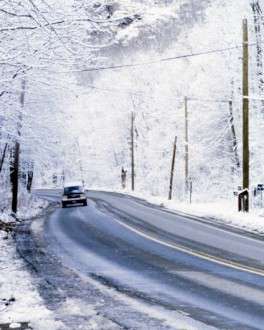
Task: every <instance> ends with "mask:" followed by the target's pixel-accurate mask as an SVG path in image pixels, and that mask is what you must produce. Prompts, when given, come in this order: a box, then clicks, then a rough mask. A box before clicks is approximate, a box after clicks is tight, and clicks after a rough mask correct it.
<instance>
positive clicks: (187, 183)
mask: <svg viewBox="0 0 264 330" xmlns="http://www.w3.org/2000/svg"><path fill="white" fill-rule="evenodd" d="M184 113H185V157H184V159H185V193H186V194H187V192H188V187H189V123H188V98H187V97H185V98H184Z"/></svg>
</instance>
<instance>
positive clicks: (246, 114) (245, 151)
mask: <svg viewBox="0 0 264 330" xmlns="http://www.w3.org/2000/svg"><path fill="white" fill-rule="evenodd" d="M248 57H249V52H248V23H247V19H244V20H243V189H248V188H249V98H248V97H249V77H248V76H249V67H248V66H249V64H248Z"/></svg>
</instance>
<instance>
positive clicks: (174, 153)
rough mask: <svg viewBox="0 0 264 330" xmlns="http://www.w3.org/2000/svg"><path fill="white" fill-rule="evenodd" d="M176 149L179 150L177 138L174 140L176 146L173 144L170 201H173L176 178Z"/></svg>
mask: <svg viewBox="0 0 264 330" xmlns="http://www.w3.org/2000/svg"><path fill="white" fill-rule="evenodd" d="M176 148H177V136H175V140H174V144H173V152H172V161H171V172H170V187H169V200H171V199H172V188H173V177H174V168H175V157H176Z"/></svg>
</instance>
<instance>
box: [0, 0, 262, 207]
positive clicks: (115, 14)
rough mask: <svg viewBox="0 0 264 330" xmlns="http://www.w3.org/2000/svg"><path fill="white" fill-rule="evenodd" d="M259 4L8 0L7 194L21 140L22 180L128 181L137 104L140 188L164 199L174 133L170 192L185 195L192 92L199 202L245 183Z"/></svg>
mask: <svg viewBox="0 0 264 330" xmlns="http://www.w3.org/2000/svg"><path fill="white" fill-rule="evenodd" d="M14 8H15V9H14ZM252 8H253V9H254V10H252ZM262 10H264V3H263V1H262V0H259V1H253V0H252V1H246V0H241V1H239V3H237V2H236V3H235V2H231V1H218V0H214V1H212V0H203V1H198V0H174V1H173V0H168V1H166V2H164V1H155V4H153V2H152V1H147V0H146V1H136V0H130V1H102V2H98V1H91V2H89V4H87V3H86V2H85V1H83V0H73V1H69V2H67V5H65V4H64V2H54V1H48V2H45V3H44V2H42V1H40V2H38V1H35V2H33V5H32V3H31V4H22V3H21V2H19V1H18V2H17V6H14V4H13V6H11V5H10V3H9V2H8V1H3V7H2V9H1V12H0V15H1V28H0V32H1V34H2V35H3V36H4V38H2V40H1V45H2V49H3V51H2V53H1V61H2V62H1V67H0V68H1V70H2V71H1V72H2V79H3V81H2V90H1V94H0V95H1V96H0V107H1V117H0V120H1V121H0V138H1V139H0V141H1V143H0V150H1V155H4V151H5V148H6V146H7V153H6V156H5V157H3V158H2V159H3V160H4V162H3V166H2V169H1V173H0V177H1V182H2V183H3V184H2V188H1V189H2V190H3V191H10V187H9V161H11V162H12V152H11V151H12V148H13V145H14V141H16V139H17V138H19V140H20V141H21V168H22V172H23V175H22V176H23V178H24V181H25V180H26V177H27V175H28V174H27V173H28V172H30V171H32V169H34V180H33V182H34V185H35V186H43V185H46V186H51V185H57V186H60V185H61V184H62V177H63V176H65V177H66V179H73V178H74V179H76V178H80V177H82V176H83V178H84V179H85V181H86V184H87V186H88V187H94V188H96V187H97V188H99V187H103V188H108V189H119V188H120V172H121V167H122V166H123V167H124V168H125V169H126V170H128V180H130V142H131V141H130V124H131V123H130V122H131V112H132V111H134V112H135V113H136V121H135V125H136V150H135V161H136V163H135V166H136V190H138V191H140V192H147V193H151V194H154V195H162V196H167V193H168V182H169V171H170V163H171V156H172V144H173V141H174V137H175V136H177V137H178V143H177V156H176V167H175V175H176V180H175V187H174V196H176V197H177V198H180V199H182V198H185V197H184V196H183V195H184V194H183V191H184V180H185V178H184V148H185V141H184V127H185V121H184V97H187V98H188V113H189V153H190V155H189V157H190V169H189V178H190V180H192V183H193V190H194V199H196V200H203V201H205V200H207V199H214V198H215V197H221V198H226V197H228V196H231V195H232V192H233V190H234V189H236V187H237V186H238V185H239V184H240V183H241V173H240V172H241V168H240V167H237V163H241V101H242V95H241V84H242V82H241V76H242V73H241V71H242V69H241V68H242V60H241V56H242V48H241V45H242V19H243V18H244V17H246V18H248V22H249V28H250V35H249V37H250V43H251V45H250V87H251V94H252V95H254V96H257V97H258V98H259V97H260V96H261V95H260V94H261V92H262V91H263V79H262V77H263V70H262V69H263V67H262V60H263V59H262V54H263V52H262V48H263V44H262V42H263V28H264V22H263V16H262ZM16 40H19V41H20V42H18V43H17V42H16ZM256 42H257V44H256ZM229 48H230V49H229ZM228 49H229V50H228ZM215 50H217V51H216V52H214V51H215ZM257 50H258V51H257ZM211 51H213V52H211ZM200 53H202V54H200ZM199 54H200V55H199ZM257 54H258V56H257ZM185 55H188V56H187V57H186V56H185ZM189 55H191V56H189ZM181 56H182V58H179V57H181ZM175 57H176V59H175ZM171 58H173V59H171ZM23 81H25V87H24V89H25V90H24V94H25V95H24V96H25V97H24V104H22V109H21V92H22V93H23V87H22V86H23ZM219 101H220V102H219ZM229 101H232V111H233V116H234V125H235V134H236V137H237V141H238V152H237V153H236V152H234V150H233V135H232V134H233V132H232V131H231V126H230V104H229ZM250 106H251V122H250V125H251V130H250V139H251V183H252V184H255V183H256V182H261V181H263V179H264V178H263V157H262V146H261V141H262V140H263V139H262V135H263V129H262V125H263V124H262V122H263V120H262V119H263V111H262V110H263V105H262V103H261V101H258V100H257V101H256V100H255V101H251V102H250ZM10 155H11V156H10ZM237 157H238V158H237ZM80 172H83V173H82V174H81V173H80ZM22 181H23V180H22ZM22 183H23V182H22ZM24 185H25V182H24ZM127 185H128V186H130V183H129V182H128V184H127Z"/></svg>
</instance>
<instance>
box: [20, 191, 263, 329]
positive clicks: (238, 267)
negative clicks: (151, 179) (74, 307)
mask: <svg viewBox="0 0 264 330" xmlns="http://www.w3.org/2000/svg"><path fill="white" fill-rule="evenodd" d="M37 194H38V195H39V196H42V197H43V198H48V199H51V200H55V201H56V200H59V194H58V193H57V192H56V191H48V190H46V191H44V190H43V191H38V193H37ZM88 197H89V205H88V207H71V208H67V209H61V208H57V209H56V210H55V211H54V212H53V213H52V214H51V215H50V216H48V217H47V218H46V219H45V221H42V220H41V219H40V220H37V221H35V222H33V223H32V225H31V228H32V235H33V236H34V237H35V238H34V239H35V247H36V249H34V248H32V242H31V252H30V256H29V255H27V254H28V251H29V249H28V245H27V243H26V240H25V239H24V240H23V243H22V244H21V241H20V243H19V245H18V246H19V249H20V251H21V253H22V254H23V255H24V256H25V257H26V258H27V259H28V260H29V261H30V263H31V264H33V265H34V267H35V268H36V269H38V271H39V273H40V274H41V276H42V277H43V278H44V279H45V280H46V281H48V283H49V285H51V286H53V287H56V290H55V289H50V293H48V292H49V288H48V286H47V285H44V287H42V289H40V291H41V292H42V296H46V297H45V298H46V301H47V304H49V305H50V306H53V309H57V310H59V308H58V306H56V307H55V305H56V301H60V300H62V299H64V300H65V299H69V297H70V298H73V297H74V299H78V301H79V304H80V305H82V304H85V303H86V304H90V305H91V306H94V307H93V308H95V310H97V312H98V311H99V314H100V315H104V318H105V319H107V320H108V322H109V320H112V321H113V320H114V322H115V325H118V326H119V327H121V328H129V329H131V328H132V329H134V328H139V322H140V324H141V327H140V328H141V329H150V328H151V329H154V328H155V329H170V328H174V329H175V328H176V329H180V328H187V329H191V328H194V329H199V328H200V329H206V327H207V326H208V327H209V328H210V327H215V328H221V329H231V328H232V329H261V328H262V325H263V322H264V307H263V302H264V293H263V292H264V291H263V289H264V257H263V253H262V252H263V249H264V241H263V240H262V239H261V238H260V237H257V236H255V235H253V234H251V235H249V234H246V233H243V232H242V231H239V230H237V229H229V230H228V229H227V228H228V227H224V225H219V224H218V225H217V226H213V225H212V224H211V223H209V222H206V221H201V220H200V221H199V220H194V219H191V218H188V217H183V216H179V215H177V214H175V213H171V212H169V211H166V210H164V209H161V208H158V207H155V206H153V205H150V204H148V203H146V202H144V201H141V200H139V199H136V198H134V197H129V196H125V195H121V194H115V193H106V192H94V191H91V192H88ZM36 242H37V243H36ZM33 245H34V244H33ZM37 249H39V251H38V252H37ZM40 250H41V251H42V253H40ZM43 252H44V253H43ZM34 254H37V256H36V255H34ZM48 255H49V256H52V258H50V257H49V258H50V260H52V261H49V262H47V259H48V257H47V256H48ZM63 267H65V269H67V271H63V272H62V268H63ZM56 269H57V270H56ZM59 269H60V270H59ZM71 272H74V275H72V274H73V273H71ZM59 273H60V276H58V274H59ZM77 278H78V280H77ZM58 279H59V280H58ZM73 283H74V284H73ZM92 287H93V288H94V289H93V290H95V288H96V292H95V291H94V292H93V293H92V294H91V292H90V291H91V290H92V289H91V288H92ZM87 290H88V291H87ZM89 290H90V291H89ZM52 291H53V293H52ZM54 291H56V292H57V293H56V295H54ZM62 292H63V294H62ZM101 295H103V298H102V296H101ZM96 296H97V298H98V299H101V300H102V299H103V300H104V301H105V302H107V301H108V302H107V303H104V304H101V305H100V307H98V300H96ZM106 296H107V297H108V298H106ZM54 299H55V302H54V301H53V300H54ZM107 299H109V300H107ZM96 306H97V307H96ZM60 313H62V312H61V307H60ZM84 314H85V313H84ZM69 315H70V314H69V313H68V318H69ZM135 315H137V316H135ZM138 315H140V316H138ZM60 317H61V318H62V319H63V316H62V314H61V316H58V318H60ZM64 317H66V316H65V315H64ZM82 317H83V316H82ZM68 322H69V320H68ZM74 322H75V324H77V323H78V322H79V321H78V317H75V318H74ZM99 328H100V327H99Z"/></svg>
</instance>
